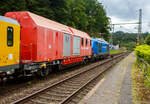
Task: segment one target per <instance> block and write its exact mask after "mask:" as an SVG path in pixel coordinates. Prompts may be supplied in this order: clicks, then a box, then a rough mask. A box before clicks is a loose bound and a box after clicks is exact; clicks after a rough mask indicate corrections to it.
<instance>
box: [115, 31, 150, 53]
mask: <svg viewBox="0 0 150 104" xmlns="http://www.w3.org/2000/svg"><path fill="white" fill-rule="evenodd" d="M147 35H148V33H143V34H142V36H141V37H142V38H144V39H145V38H146V36H147ZM136 42H137V33H124V32H122V31H117V32H115V33H114V34H113V44H119V45H120V46H123V47H127V49H128V50H133V48H135V47H136Z"/></svg>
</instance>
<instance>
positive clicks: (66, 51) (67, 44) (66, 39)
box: [63, 33, 71, 56]
mask: <svg viewBox="0 0 150 104" xmlns="http://www.w3.org/2000/svg"><path fill="white" fill-rule="evenodd" d="M63 56H71V36H70V35H69V34H65V33H64V35H63Z"/></svg>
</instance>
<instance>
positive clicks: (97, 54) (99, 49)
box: [92, 38, 109, 60]
mask: <svg viewBox="0 0 150 104" xmlns="http://www.w3.org/2000/svg"><path fill="white" fill-rule="evenodd" d="M108 55H109V43H108V42H106V41H105V40H104V39H102V38H92V58H93V59H94V60H97V59H103V58H105V57H107V56H108Z"/></svg>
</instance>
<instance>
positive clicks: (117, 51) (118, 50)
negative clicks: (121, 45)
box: [110, 49, 123, 55]
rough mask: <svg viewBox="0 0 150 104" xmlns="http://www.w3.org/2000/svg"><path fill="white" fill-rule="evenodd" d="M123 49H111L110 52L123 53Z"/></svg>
mask: <svg viewBox="0 0 150 104" xmlns="http://www.w3.org/2000/svg"><path fill="white" fill-rule="evenodd" d="M122 52H123V51H122V50H120V49H117V50H110V54H111V55H112V54H117V53H122Z"/></svg>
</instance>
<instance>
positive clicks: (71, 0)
mask: <svg viewBox="0 0 150 104" xmlns="http://www.w3.org/2000/svg"><path fill="white" fill-rule="evenodd" d="M12 11H31V12H33V13H36V14H38V15H41V16H44V17H46V18H49V19H52V20H55V21H58V22H60V23H62V24H65V25H68V26H71V27H74V28H77V29H79V30H82V31H85V32H88V33H89V34H90V35H92V36H94V37H97V36H100V35H99V33H103V34H105V35H104V36H103V37H104V38H105V39H106V40H108V38H109V19H108V17H107V16H106V12H105V10H104V8H103V6H102V5H101V3H100V2H98V0H1V1H0V15H4V14H5V13H6V12H12Z"/></svg>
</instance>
